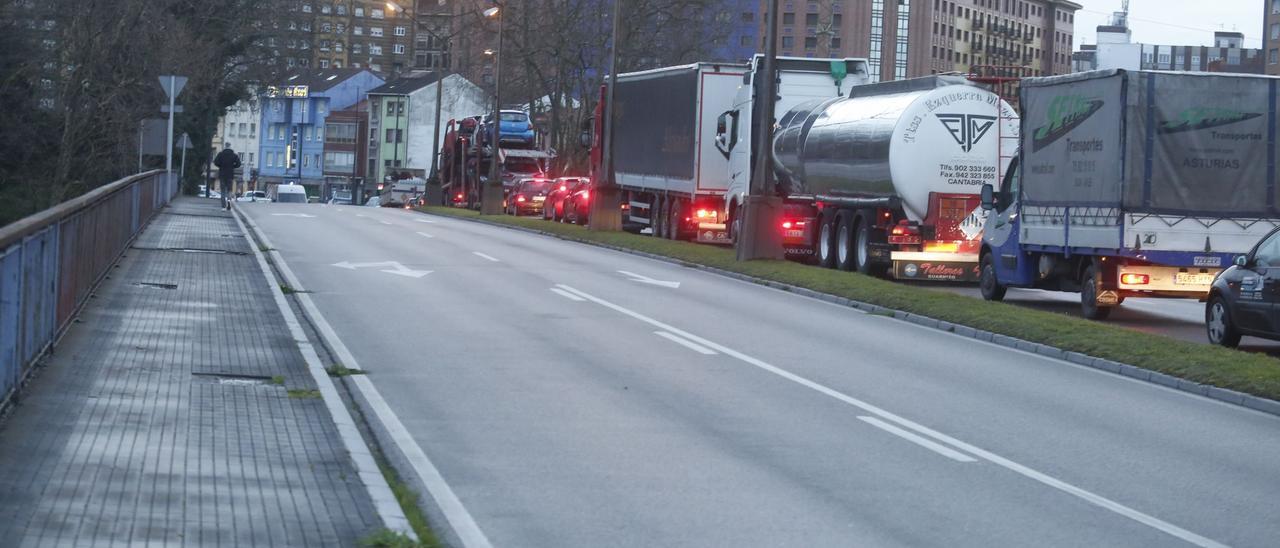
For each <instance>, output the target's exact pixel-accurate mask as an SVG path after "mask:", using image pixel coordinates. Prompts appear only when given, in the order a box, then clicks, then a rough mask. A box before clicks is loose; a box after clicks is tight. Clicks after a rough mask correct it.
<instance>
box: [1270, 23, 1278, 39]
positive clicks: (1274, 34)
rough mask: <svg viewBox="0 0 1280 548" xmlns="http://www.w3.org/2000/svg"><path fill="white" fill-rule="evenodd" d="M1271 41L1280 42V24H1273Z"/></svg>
mask: <svg viewBox="0 0 1280 548" xmlns="http://www.w3.org/2000/svg"><path fill="white" fill-rule="evenodd" d="M1271 39H1272V40H1280V23H1272V24H1271Z"/></svg>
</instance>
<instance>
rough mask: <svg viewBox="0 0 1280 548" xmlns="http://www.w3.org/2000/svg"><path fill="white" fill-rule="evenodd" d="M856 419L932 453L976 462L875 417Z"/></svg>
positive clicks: (962, 454) (961, 460)
mask: <svg viewBox="0 0 1280 548" xmlns="http://www.w3.org/2000/svg"><path fill="white" fill-rule="evenodd" d="M858 419H860V420H862V421H863V422H866V423H867V424H870V425H871V426H874V427H876V428H879V429H881V430H884V431H885V432H888V433H890V434H893V435H895V436H898V437H900V438H902V439H905V440H907V441H909V442H911V443H914V444H916V445H919V446H920V447H923V448H925V449H928V450H930V451H933V452H934V453H937V454H939V455H942V456H944V457H947V458H949V459H951V460H956V461H960V462H976V461H977V459H974V458H973V457H970V456H969V455H966V454H964V453H961V452H959V451H956V450H955V449H952V448H950V447H947V446H945V445H942V444H940V443H935V442H933V441H931V440H927V439H924V438H922V437H920V436H917V435H915V434H912V433H911V432H908V431H906V430H903V429H901V428H898V427H897V426H894V425H892V424H889V423H886V422H884V421H882V420H880V419H877V418H875V417H866V416H861V417H858Z"/></svg>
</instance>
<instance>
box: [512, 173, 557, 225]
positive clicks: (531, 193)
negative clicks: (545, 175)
mask: <svg viewBox="0 0 1280 548" xmlns="http://www.w3.org/2000/svg"><path fill="white" fill-rule="evenodd" d="M551 184H552V183H551V181H550V180H547V179H524V180H522V181H520V182H519V183H516V185H515V186H514V187H512V188H511V193H510V194H509V195H508V196H507V200H506V202H505V203H506V205H507V213H509V214H511V215H515V216H516V217H519V216H520V215H521V214H530V215H532V214H536V213H538V212H540V211H542V204H543V202H545V201H546V200H547V193H548V192H550V191H551Z"/></svg>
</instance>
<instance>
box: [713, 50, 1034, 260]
mask: <svg viewBox="0 0 1280 548" xmlns="http://www.w3.org/2000/svg"><path fill="white" fill-rule="evenodd" d="M797 76H800V77H803V76H807V75H806V74H805V73H804V72H800V73H799V74H797V71H796V68H795V67H786V66H784V67H783V70H782V71H781V74H780V78H779V84H780V96H781V97H782V98H783V99H782V102H783V103H784V104H783V105H780V106H786V105H785V102H786V101H787V99H788V94H789V92H791V91H792V90H793V89H794V87H793V86H794V84H793V83H792V81H793V80H794V79H796V78H797ZM741 99H742V101H741V103H740V107H739V110H737V111H734V112H732V113H729V114H730V119H729V120H728V121H727V123H726V124H723V125H724V126H726V127H727V131H728V133H727V134H721V135H720V136H719V137H718V139H719V141H721V142H725V143H726V144H727V145H728V146H729V147H731V149H732V153H731V162H730V166H729V169H730V171H732V172H733V173H735V174H741V175H735V177H736V178H735V180H734V181H733V183H734V185H733V187H734V190H733V198H734V199H735V201H734V202H732V204H733V206H734V207H738V206H737V204H741V203H742V201H743V200H744V199H745V196H746V191H747V187H748V185H749V181H750V174H751V167H752V166H753V165H754V164H753V163H752V156H753V155H752V154H749V153H748V152H747V151H746V150H744V151H743V152H741V153H738V152H737V149H738V148H743V149H745V148H746V147H742V143H744V142H749V138H750V135H749V133H748V132H744V131H743V130H744V129H749V128H745V127H743V126H742V125H741V123H740V122H739V120H745V119H749V118H748V116H749V115H748V114H747V113H748V112H749V111H750V110H751V109H752V108H753V107H754V105H753V104H752V102H751V97H747V96H745V95H744V96H743V97H741ZM778 112H781V113H782V114H781V115H780V116H779V117H778V122H777V129H776V132H775V135H774V139H773V142H772V146H771V150H770V151H769V153H770V154H772V155H773V163H774V166H773V167H774V175H775V177H776V181H777V183H776V192H777V193H778V195H780V196H781V197H782V198H783V204H784V205H783V218H782V220H781V221H780V223H779V226H778V227H777V230H780V231H782V240H783V246H784V248H785V249H786V253H787V256H788V257H789V258H793V259H798V260H803V261H807V262H816V263H818V264H820V265H822V266H824V267H829V268H832V267H834V268H839V269H841V270H847V271H857V272H861V273H863V274H871V275H884V274H889V275H892V276H893V277H895V278H900V279H907V280H921V281H947V282H966V281H971V282H972V281H977V279H978V258H979V257H978V249H979V245H980V243H981V230H982V226H983V218H984V216H985V214H986V211H985V210H983V209H982V208H981V204H980V189H981V187H982V185H983V184H985V183H994V182H997V181H999V177H1000V173H1001V171H1002V169H1004V167H1005V166H1006V165H1007V164H1008V162H1009V161H1011V159H1012V155H1013V152H1014V150H1015V149H1016V147H1017V135H1018V116H1017V113H1016V111H1015V110H1014V109H1013V107H1012V106H1010V105H1009V104H1008V103H1007V102H1005V101H1004V100H1002V99H1001V98H1000V96H998V95H997V94H995V93H993V92H991V91H989V90H987V89H985V88H983V87H980V86H977V85H975V84H974V83H973V82H970V81H969V80H968V79H966V78H964V77H961V76H928V77H924V78H914V79H908V80H899V81H893V82H885V83H876V84H866V85H861V86H855V87H852V88H851V89H850V90H849V91H848V92H847V93H844V94H841V95H840V96H832V97H820V98H816V99H810V98H805V99H803V100H800V101H798V102H796V101H795V99H794V98H792V101H791V103H790V106H789V107H788V108H786V110H779V111H778ZM734 132H736V133H737V135H738V136H737V138H736V139H735V138H734V137H733V135H734ZM1002 148H1003V149H1004V150H1005V151H1006V154H1005V155H1003V156H1004V157H1002V154H1001V149H1002ZM730 218H731V219H732V220H733V221H736V220H737V219H739V218H740V215H732V214H731V216H730ZM735 224H736V223H735ZM730 232H734V233H736V232H737V230H736V229H731V231H730Z"/></svg>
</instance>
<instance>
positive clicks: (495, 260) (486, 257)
mask: <svg viewBox="0 0 1280 548" xmlns="http://www.w3.org/2000/svg"><path fill="white" fill-rule="evenodd" d="M471 253H473V254H475V256H477V257H480V258H481V259H486V260H490V261H493V262H495V263H496V262H499V261H498V259H496V258H494V257H493V256H490V255H485V254H484V253H481V252H479V251H472V252H471Z"/></svg>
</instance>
